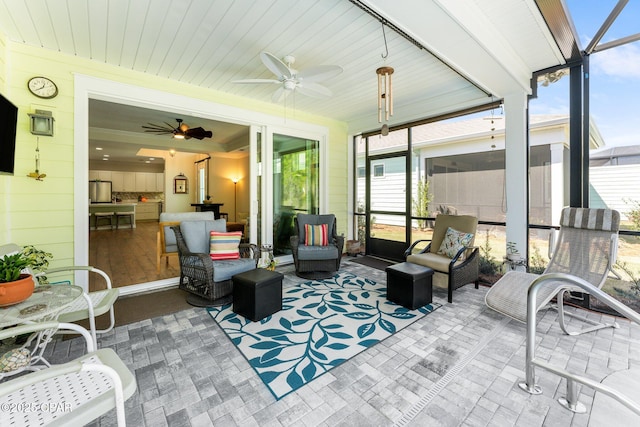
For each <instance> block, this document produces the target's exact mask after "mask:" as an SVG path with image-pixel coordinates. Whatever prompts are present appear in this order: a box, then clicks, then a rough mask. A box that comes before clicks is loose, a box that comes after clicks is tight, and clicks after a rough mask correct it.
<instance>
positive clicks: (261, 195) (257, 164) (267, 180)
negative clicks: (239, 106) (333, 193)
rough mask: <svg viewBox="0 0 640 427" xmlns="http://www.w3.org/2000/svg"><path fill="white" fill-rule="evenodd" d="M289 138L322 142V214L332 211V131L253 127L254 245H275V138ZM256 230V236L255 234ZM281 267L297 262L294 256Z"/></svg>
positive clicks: (280, 258)
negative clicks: (329, 156) (329, 167)
mask: <svg viewBox="0 0 640 427" xmlns="http://www.w3.org/2000/svg"><path fill="white" fill-rule="evenodd" d="M274 134H278V135H287V136H292V137H295V138H302V139H309V140H314V141H318V155H319V159H318V163H319V171H320V172H319V174H320V176H319V191H318V196H319V204H318V206H319V211H320V213H326V212H327V209H328V194H329V189H328V184H329V178H328V176H329V174H328V173H327V153H328V148H327V145H328V144H327V141H328V131H327V132H326V133H319V132H313V131H305V130H301V129H296V128H288V127H280V126H270V125H265V126H251V127H250V152H249V155H250V174H251V185H250V197H251V204H250V215H249V218H250V221H249V224H250V228H251V233H250V242H251V243H254V244H256V245H265V244H270V245H273V220H274V209H273V208H274V206H273V197H272V195H273V194H272V193H273V190H272V189H273V135H274ZM253 230H256V232H253ZM276 260H277V261H278V263H280V264H287V263H292V262H293V256H292V255H281V256H278V257H277V258H276Z"/></svg>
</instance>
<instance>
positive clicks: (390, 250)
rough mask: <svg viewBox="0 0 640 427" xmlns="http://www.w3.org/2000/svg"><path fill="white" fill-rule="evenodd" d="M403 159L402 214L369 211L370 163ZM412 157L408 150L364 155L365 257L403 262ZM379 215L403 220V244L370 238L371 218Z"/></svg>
mask: <svg viewBox="0 0 640 427" xmlns="http://www.w3.org/2000/svg"><path fill="white" fill-rule="evenodd" d="M399 157H404V159H405V209H404V212H394V211H382V210H372V209H371V194H372V193H371V191H372V183H371V176H372V174H373V170H372V162H375V161H379V160H384V159H390V158H399ZM411 161H412V157H411V155H410V152H409V150H400V151H394V152H391V153H385V154H377V155H373V156H370V155H368V154H367V155H366V156H365V176H366V182H365V242H366V243H365V247H366V253H367V255H371V256H377V257H381V258H386V259H391V260H394V261H403V260H404V256H403V254H404V251H405V250H406V249H407V248H408V247H409V245H410V244H411V243H410V239H411V216H412V214H411V212H412V209H411V174H410V173H408V172H407V171H411ZM374 214H379V215H395V216H399V217H400V216H401V217H403V218H404V219H405V225H404V227H405V233H404V234H405V237H404V239H405V240H404V242H401V241H395V240H386V239H376V238H375V237H371V216H372V215H374Z"/></svg>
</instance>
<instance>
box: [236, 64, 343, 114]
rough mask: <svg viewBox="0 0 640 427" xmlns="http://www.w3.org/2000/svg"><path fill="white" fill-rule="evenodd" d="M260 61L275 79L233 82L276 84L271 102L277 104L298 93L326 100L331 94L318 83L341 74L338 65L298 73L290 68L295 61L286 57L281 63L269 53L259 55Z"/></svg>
mask: <svg viewBox="0 0 640 427" xmlns="http://www.w3.org/2000/svg"><path fill="white" fill-rule="evenodd" d="M260 60H261V61H262V63H263V64H264V66H265V67H266V68H267V69H268V70H269V71H271V72H272V73H273V74H274V75H275V76H276V79H244V80H234V81H233V83H240V84H277V85H279V87H278V88H277V89H276V90H275V92H274V93H273V95H272V96H271V101H273V102H274V103H278V102H280V101H282V100H283V99H284V98H286V97H287V96H288V95H289V94H290V93H293V92H298V93H301V94H302V95H306V96H310V97H312V98H328V97H330V96H331V95H333V93H332V92H331V90H329V89H328V88H327V87H325V86H323V85H321V84H319V83H318V82H321V81H324V80H327V79H330V78H332V77H335V76H337V75H338V74H340V73H342V67H340V66H338V65H318V66H315V67H311V68H307V69H305V70H302V71H298V70H296V69H294V68H292V65H293V64H294V63H295V61H296V59H295V57H293V56H292V55H287V56H285V57H284V58H283V61H282V60H280V59H278V58H277V57H276V56H274V55H272V54H270V53H269V52H262V53H260Z"/></svg>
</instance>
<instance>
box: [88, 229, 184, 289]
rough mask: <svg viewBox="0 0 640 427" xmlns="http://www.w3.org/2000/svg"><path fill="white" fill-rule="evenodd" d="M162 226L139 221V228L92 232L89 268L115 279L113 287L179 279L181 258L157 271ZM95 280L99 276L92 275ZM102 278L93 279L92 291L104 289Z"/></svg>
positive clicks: (90, 236) (91, 280) (90, 282)
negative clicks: (157, 244)
mask: <svg viewBox="0 0 640 427" xmlns="http://www.w3.org/2000/svg"><path fill="white" fill-rule="evenodd" d="M157 231H158V222H156V221H151V222H145V221H139V222H137V223H136V228H133V229H131V228H120V229H118V230H97V231H95V230H91V231H90V232H89V265H92V266H94V267H96V268H99V269H101V270H103V271H104V272H105V273H107V274H108V275H109V277H111V282H112V284H113V287H121V286H127V285H134V284H138V283H146V282H153V281H156V280H161V279H168V278H172V277H178V276H179V275H180V267H179V266H178V260H177V258H173V259H170V260H169V264H168V265H167V264H165V263H164V262H163V263H162V268H161V270H160V273H158V272H157V271H156V233H157ZM91 276H96V275H95V274H92V275H91ZM101 282H102V279H101V278H99V277H91V278H90V280H89V289H90V290H97V289H102V288H103V287H104V284H103V283H101Z"/></svg>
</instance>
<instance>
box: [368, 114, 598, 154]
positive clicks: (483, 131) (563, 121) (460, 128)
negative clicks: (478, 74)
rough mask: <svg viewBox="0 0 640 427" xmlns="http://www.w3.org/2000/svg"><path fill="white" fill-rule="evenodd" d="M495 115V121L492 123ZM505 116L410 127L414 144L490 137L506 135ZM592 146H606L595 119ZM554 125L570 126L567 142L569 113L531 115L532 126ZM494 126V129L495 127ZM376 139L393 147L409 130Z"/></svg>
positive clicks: (381, 147) (379, 146)
mask: <svg viewBox="0 0 640 427" xmlns="http://www.w3.org/2000/svg"><path fill="white" fill-rule="evenodd" d="M491 117H493V119H494V120H493V124H491ZM505 122H506V119H505V116H504V115H501V114H500V113H499V112H497V111H494V114H493V116H492V115H491V113H490V112H487V113H486V114H485V115H484V116H482V117H474V118H472V119H467V120H460V119H457V120H446V121H441V122H434V123H427V124H424V125H420V126H415V127H412V128H411V138H412V141H413V144H414V145H423V144H429V145H432V144H445V143H450V142H457V141H462V140H470V139H478V138H487V137H490V136H491V135H494V136H496V137H497V136H500V137H503V136H504V128H505ZM590 124H591V126H590V130H591V135H590V139H591V141H590V147H591V149H597V148H600V147H603V146H604V145H605V143H604V140H602V136H601V134H600V131H599V130H598V128H597V126H596V124H595V122H594V121H593V119H592V120H591V123H590ZM553 126H567V143H568V142H569V141H568V138H569V136H568V126H569V116H568V115H566V114H533V115H530V116H529V129H530V130H536V129H543V128H548V127H553ZM492 128H493V130H492ZM374 138H375V147H376V149H378V150H384V149H385V148H393V147H398V146H402V145H404V143H405V141H406V131H404V130H401V131H395V132H392V133H390V134H389V135H388V136H386V137H383V138H378V137H374Z"/></svg>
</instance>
